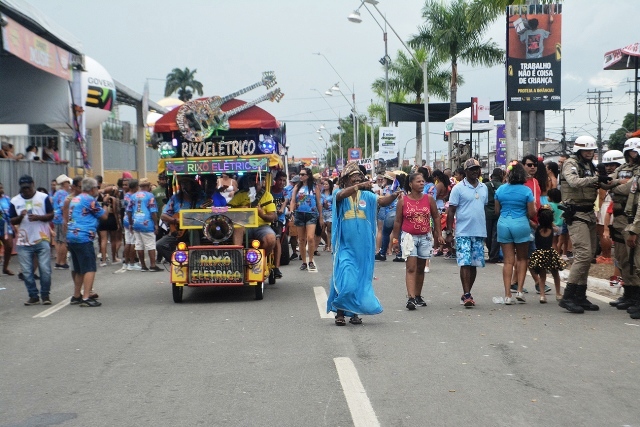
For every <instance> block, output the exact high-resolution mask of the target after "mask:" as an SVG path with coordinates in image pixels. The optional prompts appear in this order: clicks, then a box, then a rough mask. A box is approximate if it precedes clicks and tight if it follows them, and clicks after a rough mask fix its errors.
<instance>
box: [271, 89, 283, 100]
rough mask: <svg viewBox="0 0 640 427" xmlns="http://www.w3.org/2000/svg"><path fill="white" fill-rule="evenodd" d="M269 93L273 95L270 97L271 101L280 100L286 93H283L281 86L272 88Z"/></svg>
mask: <svg viewBox="0 0 640 427" xmlns="http://www.w3.org/2000/svg"><path fill="white" fill-rule="evenodd" d="M269 95H271V96H270V97H269V101H271V102H273V101H276V102H280V100H281V99H282V98H283V97H284V93H282V92H281V91H280V88H276V89H275V90H272V91H271V92H269Z"/></svg>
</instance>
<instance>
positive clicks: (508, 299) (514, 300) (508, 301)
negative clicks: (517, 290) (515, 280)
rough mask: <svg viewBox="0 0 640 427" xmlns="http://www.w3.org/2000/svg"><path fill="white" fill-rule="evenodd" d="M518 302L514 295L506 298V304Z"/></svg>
mask: <svg viewBox="0 0 640 427" xmlns="http://www.w3.org/2000/svg"><path fill="white" fill-rule="evenodd" d="M515 303H516V299H515V298H514V297H513V295H512V296H510V297H505V298H504V305H514V304H515Z"/></svg>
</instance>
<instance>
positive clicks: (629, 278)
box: [609, 138, 640, 310]
mask: <svg viewBox="0 0 640 427" xmlns="http://www.w3.org/2000/svg"><path fill="white" fill-rule="evenodd" d="M639 148H640V138H629V139H628V140H627V141H626V142H625V143H624V148H623V149H622V154H623V156H624V160H625V163H624V164H622V165H621V166H620V167H618V168H616V170H615V171H614V172H613V174H612V175H611V177H612V178H614V179H618V180H620V183H621V184H620V185H618V186H617V187H615V188H613V189H612V190H611V198H612V201H613V225H612V226H611V233H610V234H611V239H612V240H613V241H614V242H615V246H614V255H613V256H614V257H615V259H616V262H617V263H618V268H619V269H620V272H621V273H622V280H624V288H623V289H624V293H623V294H622V296H621V297H620V298H618V299H617V300H615V301H612V302H610V303H609V304H610V305H611V306H613V307H617V308H618V309H619V310H626V309H628V308H629V307H631V306H632V305H634V304H635V303H636V301H638V298H640V277H638V276H637V275H636V274H635V271H633V270H634V268H633V266H634V261H633V259H632V258H633V255H634V253H635V248H631V247H629V246H627V239H628V238H629V232H628V231H625V228H627V226H628V225H629V224H630V223H631V222H633V217H634V216H635V213H636V212H635V211H636V210H637V207H638V201H637V200H636V197H637V193H636V192H635V190H634V191H633V193H632V192H631V191H632V190H631V188H632V186H633V185H634V183H635V185H636V187H637V180H638V175H640V156H639V155H638V151H637V150H638V149H639ZM637 267H638V266H637V265H636V266H635V268H637Z"/></svg>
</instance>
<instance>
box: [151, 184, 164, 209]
mask: <svg viewBox="0 0 640 427" xmlns="http://www.w3.org/2000/svg"><path fill="white" fill-rule="evenodd" d="M151 193H153V197H155V198H156V205H158V212H162V208H164V205H165V199H166V198H167V189H166V188H164V187H161V186H159V185H158V186H157V187H156V189H155V190H153V191H152V192H151Z"/></svg>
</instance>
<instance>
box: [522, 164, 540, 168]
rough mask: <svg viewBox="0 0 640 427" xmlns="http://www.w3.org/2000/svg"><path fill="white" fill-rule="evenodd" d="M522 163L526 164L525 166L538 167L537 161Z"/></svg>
mask: <svg viewBox="0 0 640 427" xmlns="http://www.w3.org/2000/svg"><path fill="white" fill-rule="evenodd" d="M524 165H525V166H527V167H530V168H537V167H538V164H537V163H525V164H524Z"/></svg>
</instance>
